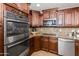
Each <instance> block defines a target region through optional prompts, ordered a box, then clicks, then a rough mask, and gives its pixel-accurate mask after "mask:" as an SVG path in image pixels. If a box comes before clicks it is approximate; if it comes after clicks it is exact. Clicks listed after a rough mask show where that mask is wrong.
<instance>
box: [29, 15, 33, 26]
mask: <svg viewBox="0 0 79 59" xmlns="http://www.w3.org/2000/svg"><path fill="white" fill-rule="evenodd" d="M28 19H29V25H30V27H32V15H31V14H29V15H28Z"/></svg>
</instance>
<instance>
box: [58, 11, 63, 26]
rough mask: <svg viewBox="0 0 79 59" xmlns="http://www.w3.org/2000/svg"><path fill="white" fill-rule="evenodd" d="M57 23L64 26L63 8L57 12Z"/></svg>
mask: <svg viewBox="0 0 79 59" xmlns="http://www.w3.org/2000/svg"><path fill="white" fill-rule="evenodd" d="M57 19H58V21H57V25H58V26H64V11H63V10H59V11H58V13H57Z"/></svg>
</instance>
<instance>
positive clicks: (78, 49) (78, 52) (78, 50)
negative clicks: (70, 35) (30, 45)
mask: <svg viewBox="0 0 79 59" xmlns="http://www.w3.org/2000/svg"><path fill="white" fill-rule="evenodd" d="M75 55H76V56H79V40H76V41H75Z"/></svg>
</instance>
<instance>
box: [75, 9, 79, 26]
mask: <svg viewBox="0 0 79 59" xmlns="http://www.w3.org/2000/svg"><path fill="white" fill-rule="evenodd" d="M74 23H75V26H79V8H76V9H75V21H74Z"/></svg>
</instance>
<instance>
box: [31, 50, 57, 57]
mask: <svg viewBox="0 0 79 59" xmlns="http://www.w3.org/2000/svg"><path fill="white" fill-rule="evenodd" d="M31 56H58V55H56V54H53V53H50V52H46V51H42V50H40V51H37V52H34V53H32V55H31Z"/></svg>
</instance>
